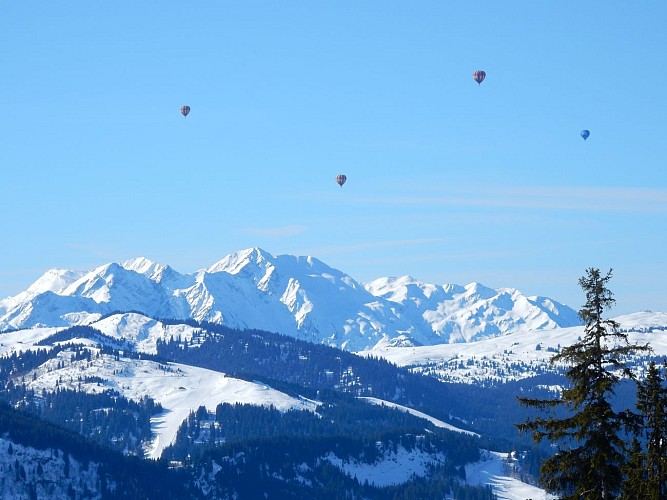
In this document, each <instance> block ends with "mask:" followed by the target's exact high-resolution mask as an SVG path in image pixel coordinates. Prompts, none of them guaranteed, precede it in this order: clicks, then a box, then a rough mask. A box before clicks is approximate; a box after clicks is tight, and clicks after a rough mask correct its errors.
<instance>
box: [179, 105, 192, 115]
mask: <svg viewBox="0 0 667 500" xmlns="http://www.w3.org/2000/svg"><path fill="white" fill-rule="evenodd" d="M189 112H190V106H181V114H182V115H183V116H188V113H189Z"/></svg>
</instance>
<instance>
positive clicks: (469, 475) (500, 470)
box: [466, 451, 557, 500]
mask: <svg viewBox="0 0 667 500" xmlns="http://www.w3.org/2000/svg"><path fill="white" fill-rule="evenodd" d="M466 482H467V483H468V484H471V485H482V486H485V485H487V484H488V485H490V486H491V488H492V489H493V492H494V493H495V494H496V496H497V497H498V500H526V499H531V500H553V499H556V498H557V497H555V496H553V495H550V494H549V493H547V492H546V491H544V490H542V489H540V488H538V487H537V486H533V485H530V484H527V483H524V482H522V481H520V480H518V479H516V478H514V477H512V476H511V463H508V461H507V453H498V452H495V451H487V452H484V455H483V458H482V460H480V461H479V462H477V463H474V464H468V465H466Z"/></svg>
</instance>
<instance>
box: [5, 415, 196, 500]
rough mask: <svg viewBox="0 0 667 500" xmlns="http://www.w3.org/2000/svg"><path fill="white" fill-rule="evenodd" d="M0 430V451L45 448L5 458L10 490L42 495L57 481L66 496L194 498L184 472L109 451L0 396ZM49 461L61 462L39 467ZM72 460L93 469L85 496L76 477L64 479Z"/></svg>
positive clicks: (6, 480) (7, 453)
mask: <svg viewBox="0 0 667 500" xmlns="http://www.w3.org/2000/svg"><path fill="white" fill-rule="evenodd" d="M0 436H4V438H5V439H7V440H9V445H8V447H7V449H6V450H4V449H3V450H0V451H1V452H3V453H0V457H8V456H9V457H14V458H16V455H17V452H16V448H17V447H18V446H19V445H21V446H24V447H29V448H30V449H34V450H44V451H47V452H48V453H46V454H43V455H42V456H41V457H38V460H34V461H30V460H29V458H27V457H23V463H19V464H18V466H17V465H16V464H14V465H12V464H9V465H10V467H11V468H12V469H13V470H15V471H16V474H15V476H14V477H12V478H11V480H12V481H11V482H12V487H13V488H14V489H15V490H16V491H25V492H32V493H30V495H29V496H32V494H33V493H34V495H35V498H48V497H49V496H48V491H49V489H48V488H49V486H52V488H53V487H56V486H61V487H62V486H63V485H65V489H66V490H68V491H70V492H71V494H70V495H69V496H70V497H71V498H93V497H96V498H99V497H101V498H110V499H111V498H121V499H122V498H127V499H137V498H146V499H179V500H180V499H184V498H193V499H194V498H200V495H199V492H198V491H197V489H196V488H193V487H192V486H191V485H190V481H189V479H188V478H187V476H186V475H185V474H183V473H181V472H178V471H172V470H169V469H167V467H166V466H165V465H164V464H162V463H159V462H150V461H145V460H141V459H139V458H136V457H128V456H125V455H123V454H121V453H118V452H115V451H112V450H110V449H108V448H106V447H103V446H101V445H99V444H97V443H93V442H92V441H89V440H88V439H86V438H84V437H83V436H81V435H80V434H78V433H76V432H73V431H70V430H67V429H63V428H61V427H58V426H55V425H53V424H50V423H48V422H45V421H44V420H41V419H39V418H36V417H35V416H32V415H28V414H26V413H24V412H21V411H18V410H15V409H13V408H11V407H10V406H8V405H7V404H6V403H1V402H0ZM12 443H13V444H12ZM54 461H58V462H59V463H61V464H62V467H61V469H60V472H59V473H56V474H55V475H53V474H52V475H51V477H46V475H47V474H46V472H45V470H48V469H49V462H54ZM33 462H36V463H33ZM73 463H78V464H82V465H81V467H82V468H84V469H85V470H90V469H94V471H95V476H94V481H93V485H92V487H91V485H88V486H87V488H88V492H87V496H86V492H85V491H81V490H79V491H77V488H76V484H77V483H76V481H69V476H70V474H69V473H68V469H69V468H70V467H71V466H72V465H71V464H73ZM7 465H8V464H7V463H4V464H0V467H4V468H6V467H7ZM93 466H94V467H93ZM54 481H55V482H58V481H61V482H62V484H60V485H51V484H50V483H53V482H54ZM4 482H6V483H7V484H5V485H4V486H5V487H6V488H9V482H10V478H9V477H5V478H3V483H4ZM3 489H4V488H3ZM52 491H53V490H52ZM29 496H26V497H25V498H28V497H29Z"/></svg>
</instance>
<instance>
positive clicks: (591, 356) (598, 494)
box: [517, 268, 648, 500]
mask: <svg viewBox="0 0 667 500" xmlns="http://www.w3.org/2000/svg"><path fill="white" fill-rule="evenodd" d="M611 276H612V271H611V270H609V272H608V273H607V274H606V275H602V274H601V273H600V271H599V269H595V268H589V269H587V270H586V274H585V275H584V276H582V277H581V278H580V279H579V285H580V286H581V288H582V289H583V290H584V292H585V294H586V303H585V305H584V306H583V307H582V309H581V310H580V311H579V317H580V318H581V319H582V321H583V322H584V335H583V338H581V340H579V341H578V342H577V343H575V344H573V345H571V346H569V347H565V348H563V349H562V350H561V352H560V353H558V354H556V355H555V356H553V357H552V358H551V362H552V363H556V362H563V363H565V364H566V366H567V369H566V371H565V375H566V377H567V379H568V380H569V382H570V387H568V388H566V389H563V391H562V394H561V395H560V397H557V398H555V399H548V400H540V399H529V398H519V401H520V402H521V403H522V404H524V405H526V406H529V407H535V408H537V409H539V410H542V411H543V412H548V415H547V416H546V417H536V418H534V419H530V418H529V419H527V420H526V421H525V422H524V423H523V424H519V425H518V426H517V427H518V428H519V430H520V431H522V432H531V433H532V436H533V438H534V439H535V440H536V441H538V442H539V441H541V440H542V439H547V440H548V441H551V442H553V443H557V445H558V447H557V451H556V453H555V455H554V456H552V457H551V458H549V459H547V460H545V462H544V463H543V465H542V467H541V469H540V480H541V481H542V483H543V484H544V485H545V486H546V488H547V489H548V490H551V491H555V492H558V493H560V494H561V495H562V498H563V499H564V500H567V499H571V500H575V499H577V500H586V499H602V500H611V499H614V498H617V496H618V494H619V493H620V490H621V483H622V480H623V473H622V471H623V467H624V463H625V457H626V452H627V449H626V448H627V444H626V443H625V441H624V440H623V438H622V435H621V433H622V431H623V429H624V428H629V427H631V426H632V425H633V424H634V423H635V422H636V420H635V418H634V415H633V414H631V413H630V412H628V411H621V412H617V411H615V410H614V409H613V408H612V407H611V403H610V400H611V396H612V395H613V394H614V388H615V386H616V385H617V384H618V383H619V381H620V378H621V376H622V375H625V376H627V377H630V378H632V377H633V376H632V373H631V372H630V370H629V369H628V368H627V367H626V366H625V365H624V363H623V360H622V358H623V357H624V356H626V355H629V354H631V353H632V352H634V351H637V350H646V349H648V347H647V346H638V345H631V344H630V343H629V342H628V338H627V334H625V333H622V332H619V331H618V326H619V325H618V323H617V322H615V321H613V320H605V319H603V317H602V314H603V312H604V311H605V310H606V309H608V308H609V307H611V306H612V305H613V304H614V302H615V300H614V298H613V294H612V292H611V291H610V290H609V289H608V288H607V283H608V282H609V280H610V279H611ZM557 409H564V410H565V413H562V412H561V413H558V414H557V413H556V410H557Z"/></svg>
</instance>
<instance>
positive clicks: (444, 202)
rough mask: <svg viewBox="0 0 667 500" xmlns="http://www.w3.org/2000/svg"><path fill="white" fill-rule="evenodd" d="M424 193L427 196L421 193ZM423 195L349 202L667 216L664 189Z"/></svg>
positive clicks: (522, 189) (534, 189) (478, 191)
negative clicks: (663, 214) (659, 214)
mask: <svg viewBox="0 0 667 500" xmlns="http://www.w3.org/2000/svg"><path fill="white" fill-rule="evenodd" d="M424 193H426V194H424ZM433 193H434V191H433V186H428V187H426V186H425V189H424V191H423V192H421V193H419V194H416V193H414V192H412V193H396V194H387V195H381V196H363V195H361V196H356V197H354V198H352V200H350V201H355V202H357V203H372V204H386V205H402V206H457V207H488V208H521V209H524V208H526V209H528V208H532V209H543V210H579V211H591V212H600V211H603V212H634V213H667V189H649V188H603V187H544V186H537V187H504V186H498V187H494V188H491V187H476V188H470V187H465V188H455V187H453V186H448V187H447V188H445V189H442V190H441V191H439V193H440V194H438V195H434V194H433Z"/></svg>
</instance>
